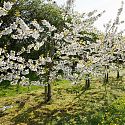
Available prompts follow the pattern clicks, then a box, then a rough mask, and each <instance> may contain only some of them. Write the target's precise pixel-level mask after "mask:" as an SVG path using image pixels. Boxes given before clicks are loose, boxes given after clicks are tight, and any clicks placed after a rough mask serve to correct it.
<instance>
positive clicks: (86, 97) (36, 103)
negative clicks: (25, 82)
mask: <svg viewBox="0 0 125 125" xmlns="http://www.w3.org/2000/svg"><path fill="white" fill-rule="evenodd" d="M109 81H110V82H109V83H108V84H107V85H106V91H105V86H104V85H103V84H102V82H101V81H100V80H98V79H96V78H94V79H92V81H91V87H90V88H89V90H87V91H85V92H83V91H81V90H82V89H81V88H83V86H84V81H82V83H81V84H79V85H72V84H71V83H70V82H69V81H66V80H59V81H57V82H55V83H53V86H52V88H53V91H52V95H53V96H52V100H51V101H50V102H49V103H47V104H45V103H44V93H43V92H44V90H43V88H40V87H38V88H37V87H34V86H33V88H31V89H30V91H28V90H27V87H21V88H20V90H19V91H20V94H18V93H16V91H15V90H16V87H15V86H10V87H8V88H6V91H5V90H3V91H4V93H6V95H4V96H2V97H1V98H0V107H3V106H8V105H13V107H12V108H10V109H7V110H5V111H4V112H1V115H0V125H2V123H3V125H10V124H13V125H115V124H117V125H123V123H125V119H124V117H125V113H124V112H125V98H124V95H125V91H124V90H125V89H124V86H125V78H124V77H123V78H122V79H120V80H116V79H115V78H113V77H110V79H109ZM10 88H12V89H10ZM1 89H2V88H1ZM0 93H1V92H0ZM13 93H14V94H13Z"/></svg>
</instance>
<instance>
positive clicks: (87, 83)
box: [85, 79, 90, 90]
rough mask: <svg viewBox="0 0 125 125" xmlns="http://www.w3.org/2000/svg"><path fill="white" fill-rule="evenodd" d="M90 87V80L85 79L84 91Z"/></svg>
mask: <svg viewBox="0 0 125 125" xmlns="http://www.w3.org/2000/svg"><path fill="white" fill-rule="evenodd" d="M89 87H90V79H86V84H85V90H87V89H88V88H89Z"/></svg>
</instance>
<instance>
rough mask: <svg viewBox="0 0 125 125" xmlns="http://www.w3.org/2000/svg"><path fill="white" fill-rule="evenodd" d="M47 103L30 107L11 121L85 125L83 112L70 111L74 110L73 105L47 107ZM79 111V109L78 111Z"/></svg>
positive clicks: (37, 123) (33, 123)
mask: <svg viewBox="0 0 125 125" xmlns="http://www.w3.org/2000/svg"><path fill="white" fill-rule="evenodd" d="M45 105H49V104H45V103H41V104H39V105H36V106H35V107H30V108H28V109H27V110H25V111H24V112H22V113H21V114H19V115H17V116H16V117H14V118H13V119H12V120H11V121H12V123H13V124H14V125H15V124H21V123H24V124H27V125H83V124H84V123H85V118H83V117H82V114H79V113H77V111H76V113H74V114H72V113H70V111H71V110H73V108H72V107H69V106H68V105H67V106H68V108H67V107H66V108H59V109H56V108H55V109H52V110H50V109H49V108H47V107H45ZM78 112H79V111H78Z"/></svg>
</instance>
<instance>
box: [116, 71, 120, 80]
mask: <svg viewBox="0 0 125 125" xmlns="http://www.w3.org/2000/svg"><path fill="white" fill-rule="evenodd" d="M119 77H120V75H119V70H117V79H119Z"/></svg>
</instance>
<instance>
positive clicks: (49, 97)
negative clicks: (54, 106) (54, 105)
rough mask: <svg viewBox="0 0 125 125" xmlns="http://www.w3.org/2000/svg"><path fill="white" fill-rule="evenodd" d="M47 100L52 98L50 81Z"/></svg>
mask: <svg viewBox="0 0 125 125" xmlns="http://www.w3.org/2000/svg"><path fill="white" fill-rule="evenodd" d="M47 87H48V92H47V102H49V101H50V100H51V85H50V83H48V86H47Z"/></svg>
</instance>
